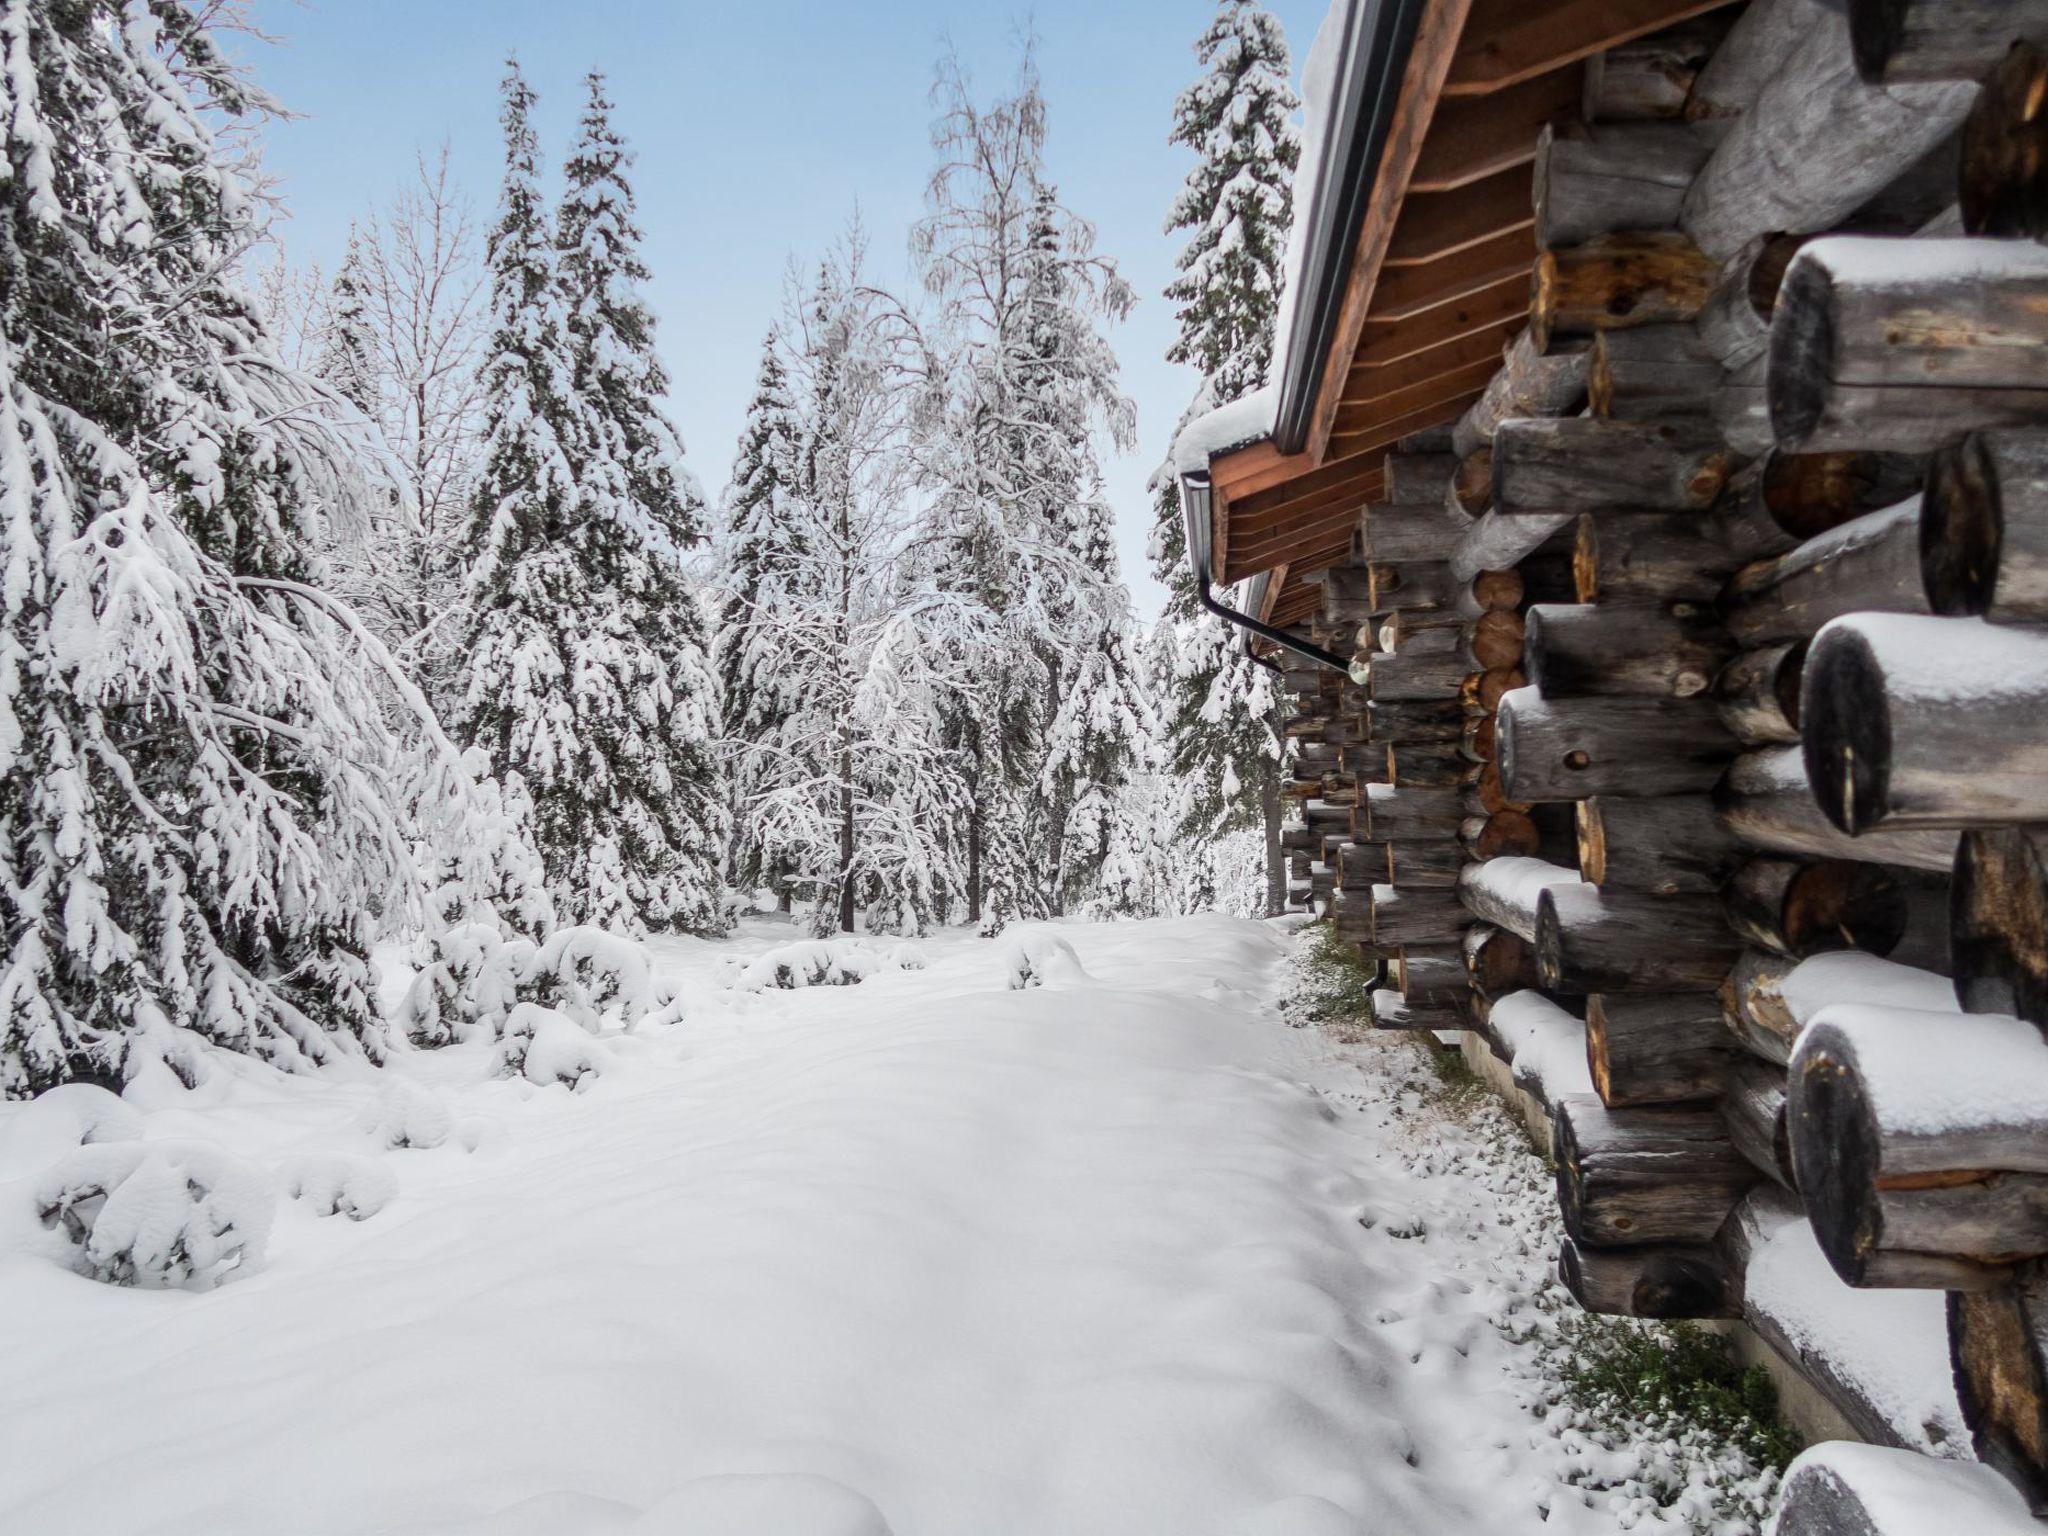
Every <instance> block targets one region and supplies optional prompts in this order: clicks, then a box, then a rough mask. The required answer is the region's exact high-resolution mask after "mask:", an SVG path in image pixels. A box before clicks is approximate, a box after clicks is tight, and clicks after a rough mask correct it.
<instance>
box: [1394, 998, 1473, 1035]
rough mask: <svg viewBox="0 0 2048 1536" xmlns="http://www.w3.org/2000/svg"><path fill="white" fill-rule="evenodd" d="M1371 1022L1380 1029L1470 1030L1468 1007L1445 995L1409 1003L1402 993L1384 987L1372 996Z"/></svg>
mask: <svg viewBox="0 0 2048 1536" xmlns="http://www.w3.org/2000/svg"><path fill="white" fill-rule="evenodd" d="M1372 1022H1373V1025H1374V1027H1375V1028H1378V1029H1468V1028H1470V1027H1471V1021H1470V1020H1469V1019H1468V1018H1467V1016H1466V1014H1465V1010H1464V1009H1463V1008H1461V1007H1459V1006H1458V1004H1456V1003H1455V1002H1452V1001H1450V1000H1448V999H1447V998H1443V997H1431V998H1425V999H1422V1000H1421V1001H1418V1002H1409V1001H1408V1000H1407V999H1406V998H1404V997H1402V996H1401V994H1400V993H1399V992H1396V991H1394V990H1392V989H1391V988H1383V989H1382V990H1380V991H1378V992H1375V993H1373V995H1372Z"/></svg>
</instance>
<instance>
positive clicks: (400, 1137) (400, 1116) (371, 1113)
mask: <svg viewBox="0 0 2048 1536" xmlns="http://www.w3.org/2000/svg"><path fill="white" fill-rule="evenodd" d="M454 1123H455V1117H454V1116H453V1115H451V1114H450V1113H449V1112H448V1106H447V1105H446V1104H444V1103H442V1102H441V1100H440V1099H439V1098H437V1097H436V1096H435V1095H433V1094H431V1093H429V1092H428V1091H427V1090H426V1089H424V1088H422V1087H421V1086H420V1085H419V1084H418V1083H409V1082H407V1081H406V1080H405V1079H403V1078H394V1079H392V1080H391V1081H388V1082H386V1083H385V1084H384V1085H383V1087H382V1088H381V1089H379V1091H378V1093H377V1096H376V1097H375V1098H374V1099H372V1100H370V1102H369V1103H367V1104H365V1105H364V1106H363V1109H362V1113H361V1114H359V1115H358V1116H357V1117H356V1125H357V1127H358V1128H359V1129H361V1130H362V1131H363V1132H365V1133H366V1134H367V1135H369V1136H372V1137H374V1138H376V1140H377V1141H379V1142H381V1143H382V1144H383V1145H384V1146H386V1147H389V1148H391V1149H393V1150H394V1151H395V1150H397V1149H399V1148H401V1147H438V1146H440V1145H441V1143H442V1142H444V1141H446V1140H447V1139H448V1133H449V1131H450V1130H451V1129H452V1128H453V1127H454Z"/></svg>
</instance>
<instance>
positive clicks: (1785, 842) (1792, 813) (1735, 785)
mask: <svg viewBox="0 0 2048 1536" xmlns="http://www.w3.org/2000/svg"><path fill="white" fill-rule="evenodd" d="M1715 798H1716V802H1717V803H1718V804H1719V806H1720V809H1721V824H1722V825H1723V826H1724V827H1726V828H1727V829H1728V830H1729V831H1730V832H1731V833H1733V834H1734V835H1735V836H1736V837H1738V838H1740V839H1741V840H1742V841H1743V842H1745V843H1747V844H1749V845H1750V846H1751V847H1752V848H1760V849H1763V850H1765V851H1767V852H1772V853H1793V854H1799V855H1802V856H1804V857H1808V858H1817V859H1861V860H1865V861H1868V862H1871V863H1877V864H1902V865H1905V866H1907V867H1908V868H1911V869H1925V870H1934V871H1941V870H1946V869H1947V868H1948V867H1949V864H1950V863H1951V861H1952V860H1953V859H1954V858H1955V847H1956V834H1955V833H1953V832H1947V831H1919V830H1909V829H1892V828H1876V829H1872V830H1869V831H1865V832H1863V833H1861V834H1859V835H1857V836H1855V837H1851V836H1850V835H1849V834H1848V833H1846V832H1843V831H1842V830H1841V829H1840V828H1838V827H1836V826H1835V825H1834V823H1832V822H1831V821H1829V820H1828V818H1827V817H1826V815H1824V814H1823V813H1822V811H1821V808H1820V806H1819V804H1818V802H1816V800H1815V799H1814V794H1813V790H1812V788H1811V787H1810V786H1809V784H1808V783H1807V779H1806V762H1805V757H1804V753H1803V751H1802V749H1800V748H1798V747H1765V748H1761V749H1760V750H1758V751H1755V752H1746V753H1744V754H1743V755H1742V756H1741V757H1739V758H1737V759H1736V760H1735V761H1734V762H1733V763H1731V764H1730V765H1729V767H1728V773H1727V776H1726V777H1725V778H1724V779H1723V780H1722V782H1721V785H1720V788H1719V789H1718V790H1717V791H1716V794H1715Z"/></svg>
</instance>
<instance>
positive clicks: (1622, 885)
mask: <svg viewBox="0 0 2048 1536" xmlns="http://www.w3.org/2000/svg"><path fill="white" fill-rule="evenodd" d="M1574 810H1575V812H1576V816H1575V818H1574V820H1575V827H1574V830H1575V832H1576V834H1577V843H1578V854H1579V874H1580V876H1581V878H1583V879H1584V880H1586V881H1587V882H1588V883H1589V884H1592V885H1597V886H1599V887H1601V889H1603V890H1609V889H1611V890H1618V891H1643V892H1646V893H1648V894H1650V895H1653V896H1677V895H1682V894H1693V895H1698V894H1704V893H1707V892H1711V891H1718V890H1719V889H1720V888H1721V886H1722V884H1723V882H1725V881H1726V880H1727V878H1728V876H1729V875H1730V874H1732V873H1734V871H1735V870H1736V868H1737V867H1738V866H1739V865H1740V864H1741V862H1742V859H1743V850H1742V845H1741V844H1740V843H1739V842H1738V841H1737V840H1736V839H1735V838H1734V837H1733V836H1731V835H1730V834H1729V832H1728V831H1727V829H1726V828H1725V827H1723V826H1722V825H1721V817H1720V812H1719V811H1718V810H1717V809H1716V808H1715V806H1714V802H1713V801H1712V800H1711V799H1709V798H1708V797H1707V796H1705V795H1668V796H1664V797H1662V798H1660V799H1651V800H1636V799H1626V798H1614V797H1611V796H1607V795H1599V796H1595V797H1594V798H1593V799H1590V800H1581V801H1580V802H1579V803H1578V805H1577V806H1575V807H1574Z"/></svg>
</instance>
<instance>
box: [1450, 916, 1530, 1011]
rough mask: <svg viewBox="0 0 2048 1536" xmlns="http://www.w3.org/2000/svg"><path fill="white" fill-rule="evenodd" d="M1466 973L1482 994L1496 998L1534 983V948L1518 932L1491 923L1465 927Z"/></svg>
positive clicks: (1482, 995)
mask: <svg viewBox="0 0 2048 1536" xmlns="http://www.w3.org/2000/svg"><path fill="white" fill-rule="evenodd" d="M1464 951H1465V976H1466V979H1467V981H1468V982H1469V983H1470V984H1471V987H1472V990H1473V991H1475V992H1477V993H1478V994H1479V995H1480V996H1481V997H1483V998H1487V999H1489V1000H1490V999H1495V998H1502V997H1506V996H1507V995H1508V994H1509V993H1510V992H1520V991H1522V990H1523V989H1525V988H1533V987H1534V986H1535V985H1536V951H1535V950H1533V949H1531V948H1530V947H1529V944H1528V941H1527V940H1525V939H1523V938H1522V937H1521V935H1519V934H1514V933H1510V932H1508V931H1507V929H1505V928H1496V927H1494V926H1493V925H1491V924H1490V923H1475V924H1473V925H1472V926H1471V927H1470V928H1467V929H1466V930H1465V941H1464Z"/></svg>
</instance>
